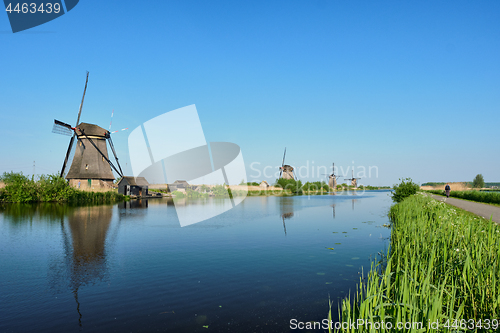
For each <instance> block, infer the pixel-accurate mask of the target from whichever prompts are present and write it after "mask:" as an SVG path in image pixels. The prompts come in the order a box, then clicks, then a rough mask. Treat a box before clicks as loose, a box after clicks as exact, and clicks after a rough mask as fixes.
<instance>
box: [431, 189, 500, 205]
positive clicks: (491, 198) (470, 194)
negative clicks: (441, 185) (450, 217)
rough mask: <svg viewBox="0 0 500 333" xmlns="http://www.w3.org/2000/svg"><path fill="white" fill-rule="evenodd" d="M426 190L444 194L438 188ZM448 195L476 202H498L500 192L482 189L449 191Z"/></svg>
mask: <svg viewBox="0 0 500 333" xmlns="http://www.w3.org/2000/svg"><path fill="white" fill-rule="evenodd" d="M428 192H430V193H434V194H440V195H445V192H444V191H440V190H433V191H428ZM450 197H454V198H459V199H465V200H471V201H476V202H484V203H492V204H500V193H498V192H494V191H490V192H483V191H451V192H450Z"/></svg>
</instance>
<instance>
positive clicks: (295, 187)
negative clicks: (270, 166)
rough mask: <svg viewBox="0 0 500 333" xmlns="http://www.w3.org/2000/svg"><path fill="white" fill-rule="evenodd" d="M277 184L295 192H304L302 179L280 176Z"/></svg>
mask: <svg viewBox="0 0 500 333" xmlns="http://www.w3.org/2000/svg"><path fill="white" fill-rule="evenodd" d="M275 186H278V187H281V188H282V189H283V190H285V191H290V192H292V193H293V194H302V182H301V181H300V180H295V179H284V178H280V179H277V180H276V185H275Z"/></svg>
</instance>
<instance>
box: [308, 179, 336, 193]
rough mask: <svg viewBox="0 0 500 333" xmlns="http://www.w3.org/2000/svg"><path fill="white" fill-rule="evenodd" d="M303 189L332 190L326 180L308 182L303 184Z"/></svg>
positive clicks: (315, 190)
mask: <svg viewBox="0 0 500 333" xmlns="http://www.w3.org/2000/svg"><path fill="white" fill-rule="evenodd" d="M302 190H303V191H308V192H309V191H312V192H320V191H321V190H323V191H324V192H329V191H330V186H328V184H326V183H325V182H324V181H321V182H307V183H305V184H304V185H303V186H302Z"/></svg>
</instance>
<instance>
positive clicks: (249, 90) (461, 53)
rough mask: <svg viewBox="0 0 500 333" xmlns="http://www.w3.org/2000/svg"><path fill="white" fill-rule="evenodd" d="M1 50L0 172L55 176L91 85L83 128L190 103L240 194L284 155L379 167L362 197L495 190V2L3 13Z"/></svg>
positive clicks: (120, 124) (499, 23)
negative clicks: (41, 18)
mask: <svg viewBox="0 0 500 333" xmlns="http://www.w3.org/2000/svg"><path fill="white" fill-rule="evenodd" d="M0 45H1V52H0V60H1V69H0V140H1V145H0V156H1V159H0V172H4V171H10V170H13V171H23V172H24V173H25V174H31V173H32V172H33V171H32V170H33V167H32V165H33V161H36V172H37V173H53V172H57V171H58V170H60V168H61V164H62V161H63V158H64V154H65V151H66V148H67V145H68V142H69V137H65V136H60V135H57V134H53V133H51V130H52V124H53V119H54V118H56V119H59V120H62V121H65V122H68V123H71V124H73V123H74V122H75V121H76V116H77V112H78V107H79V103H80V99H81V95H82V92H83V86H84V80H85V72H86V71H87V70H88V71H89V72H90V77H89V85H88V89H87V95H86V99H85V104H84V107H83V112H82V119H81V120H82V121H84V122H91V123H96V124H98V125H100V126H102V127H104V128H107V127H108V125H109V120H110V115H111V111H112V110H113V109H114V110H115V114H114V120H113V129H115V130H116V129H121V128H124V127H129V128H131V129H133V128H135V127H137V126H139V125H140V124H142V123H144V122H145V121H147V120H149V119H151V118H153V117H155V116H157V115H160V114H162V113H164V112H167V111H170V110H174V109H177V108H180V107H183V106H187V105H190V104H196V107H197V109H198V113H199V116H200V120H201V122H202V125H203V127H204V131H205V136H206V139H207V141H229V142H234V143H237V144H238V145H239V146H240V147H241V149H242V152H243V157H244V159H245V163H246V165H247V173H248V176H249V180H256V179H254V178H253V176H255V175H256V172H255V171H253V170H252V169H251V168H250V164H251V163H252V162H258V163H260V165H261V167H260V168H261V169H262V168H263V167H264V166H267V165H270V166H273V167H276V166H278V165H280V164H281V158H282V154H283V149H284V147H285V146H286V147H287V161H286V162H287V164H291V165H292V166H295V167H296V168H297V167H301V166H305V165H307V162H308V161H309V165H312V162H313V161H314V165H315V166H318V165H323V166H328V167H329V166H331V163H332V162H335V164H336V165H337V166H339V167H342V168H343V169H344V171H345V170H347V168H348V167H351V166H352V164H353V161H354V165H355V166H356V167H358V166H365V167H366V168H368V167H369V166H377V167H378V178H377V177H375V175H373V174H372V178H369V179H366V178H365V179H363V180H362V181H361V183H364V184H372V185H391V184H393V183H395V182H397V180H398V178H400V177H412V178H413V179H414V180H415V181H417V182H420V183H422V182H426V181H465V180H472V178H473V177H474V176H475V175H476V174H478V173H482V174H483V175H484V178H485V180H486V181H500V175H499V170H500V154H499V153H500V149H499V143H498V129H499V127H500V116H499V111H500V2H499V1H493V0H492V1H476V2H473V1H323V0H314V1H290V0H287V1H246V2H242V1H217V2H212V1H154V2H153V1H144V2H143V1H140V2H139V1H126V0H121V1H94V0H81V1H80V3H79V4H78V5H77V6H76V7H75V8H74V9H73V10H72V11H70V12H69V13H67V14H65V15H63V16H62V17H60V18H58V19H56V20H53V21H51V22H48V23H46V24H44V25H41V26H38V27H35V28H33V29H30V30H27V31H25V32H19V33H16V34H13V33H12V32H11V30H10V26H9V21H8V18H7V14H6V13H3V14H1V13H0ZM129 133H130V132H129ZM186 135H189V133H186ZM127 137H128V133H127V132H121V133H118V134H115V136H114V142H115V146H116V148H117V150H118V154H119V156H120V157H121V162H122V163H123V164H124V166H125V164H126V163H127V161H126V160H127V159H128V153H127ZM165 140H166V141H167V142H168V141H169V140H170V141H172V140H178V138H170V137H169V136H168V133H166V135H165ZM129 165H130V163H128V164H127V166H129ZM254 165H255V164H254ZM127 166H125V169H126V173H130V169H128V170H127ZM275 170H277V169H275ZM355 170H356V171H358V170H359V169H358V168H356V169H355ZM310 173H311V171H310ZM349 173H350V169H349ZM271 178H272V177H271ZM262 179H264V177H263V176H261V177H259V179H258V180H262ZM317 179H320V178H319V177H318V176H317V175H315V177H312V176H311V177H310V178H309V179H305V177H304V178H303V180H317ZM325 179H326V178H325ZM268 180H269V178H268ZM271 180H272V179H271Z"/></svg>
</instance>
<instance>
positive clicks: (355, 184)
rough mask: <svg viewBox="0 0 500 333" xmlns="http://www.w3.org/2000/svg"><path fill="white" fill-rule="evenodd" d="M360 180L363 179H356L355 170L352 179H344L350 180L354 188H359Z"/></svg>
mask: <svg viewBox="0 0 500 333" xmlns="http://www.w3.org/2000/svg"><path fill="white" fill-rule="evenodd" d="M358 179H361V178H354V168H353V170H352V178H344V180H350V181H351V186H353V187H358Z"/></svg>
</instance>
